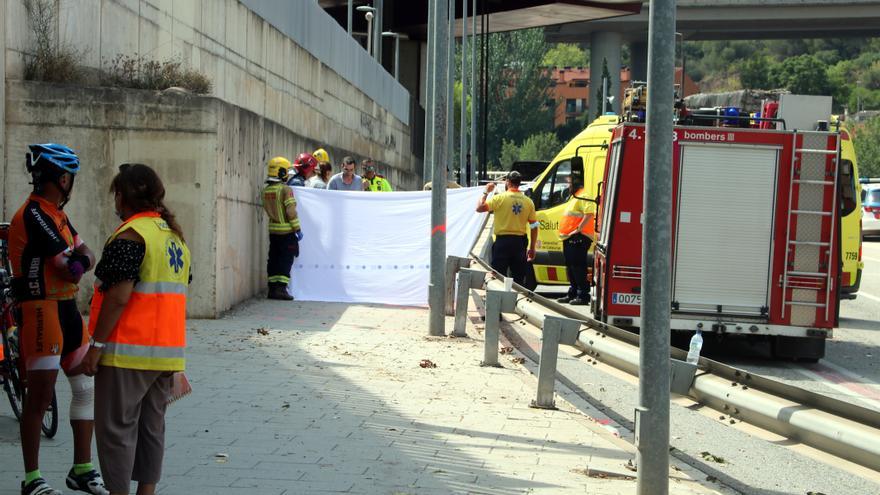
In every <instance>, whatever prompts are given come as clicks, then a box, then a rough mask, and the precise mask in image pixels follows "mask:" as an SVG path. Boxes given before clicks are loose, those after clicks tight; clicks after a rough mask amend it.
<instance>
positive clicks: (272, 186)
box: [263, 156, 303, 301]
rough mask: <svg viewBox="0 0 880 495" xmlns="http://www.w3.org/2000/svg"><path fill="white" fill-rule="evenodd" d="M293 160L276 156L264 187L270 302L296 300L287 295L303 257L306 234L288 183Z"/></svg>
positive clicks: (270, 162)
mask: <svg viewBox="0 0 880 495" xmlns="http://www.w3.org/2000/svg"><path fill="white" fill-rule="evenodd" d="M288 169H290V161H289V160H288V159H287V158H284V157H281V156H276V157H275V158H273V159H271V160H269V164H268V174H267V177H266V187H264V188H263V209H264V210H266V214H267V215H269V260H268V262H267V266H266V271H267V273H268V275H269V299H279V300H283V301H291V300H293V296H291V295H290V293H288V292H287V285H288V284H289V283H290V267H291V266H293V259H294V258H296V257H297V256H299V241H301V240H302V238H303V234H302V230H300V225H299V218H298V217H297V216H296V199H295V198H294V196H293V190H292V189H291V188H290V186H288V185H287V184H285V180H286V179H287V171H288Z"/></svg>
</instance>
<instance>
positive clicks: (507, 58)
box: [458, 29, 880, 177]
mask: <svg viewBox="0 0 880 495" xmlns="http://www.w3.org/2000/svg"><path fill="white" fill-rule="evenodd" d="M682 49H683V54H681V55H683V57H681V59H680V60H679V63H680V62H681V61H682V59H683V61H684V64H685V70H686V72H687V74H688V75H689V76H690V77H691V78H692V79H693V80H694V81H695V82H697V84H698V85H699V86H700V88H701V90H702V91H703V92H722V91H734V90H739V89H787V90H789V91H791V92H792V93H799V94H815V95H830V96H832V97H833V98H834V111H835V112H837V113H839V114H844V113H848V114H850V115H851V118H850V121H849V122H847V126H848V127H849V128H850V130H851V131H852V132H853V134H854V136H855V143H856V149H857V153H858V157H859V165H860V169H861V175H862V176H871V177H880V117H875V118H874V119H863V120H862V121H860V122H856V121H855V119H853V118H852V116H853V114H857V113H859V112H863V113H867V114H870V113H871V111H880V38H874V39H868V40H865V39H857V38H845V39H828V40H822V39H816V40H754V41H686V42H685V43H684V44H683V46H682ZM628 56H629V53H628V51H627V50H626V49H624V50H623V64H627V63H628V58H629V57H628ZM588 65H589V51H588V50H584V49H583V48H582V47H579V46H577V45H573V44H565V43H557V44H549V43H546V42H544V38H543V33H542V32H541V30H539V29H530V30H523V31H515V32H507V33H495V34H492V35H490V57H489V101H488V104H489V133H488V136H487V146H488V160H489V162H490V163H491V164H494V165H493V168H500V167H499V165H498V164H499V163H504V164H505V165H508V164H507V163H505V160H510V159H512V158H514V157H520V158H522V159H526V157H527V158H530V159H544V160H549V159H551V158H553V157H552V156H543V155H542V154H549V153H551V152H552V151H553V150H557V149H559V147H561V145H562V144H564V143H565V142H567V141H568V140H569V139H571V137H572V136H573V135H574V134H576V133H577V132H578V131H579V130H580V129H583V127H584V126H585V125H586V122H573V123H571V124H569V125H565V126H561V127H559V128H554V127H553V102H552V101H550V102H548V94H549V88H550V85H551V80H550V77H549V71H548V69H549V68H552V67H578V66H588ZM458 103H459V105H460V99H459V101H458ZM591 114H593V112H590V113H589V114H586V115H591ZM859 116H860V117H861V116H862V114H859ZM547 133H553V134H555V137H556V139H555V140H553V139H550V136H548V135H547ZM535 155H539V156H535ZM502 156H503V158H502Z"/></svg>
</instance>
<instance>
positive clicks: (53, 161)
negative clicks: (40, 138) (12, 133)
mask: <svg viewBox="0 0 880 495" xmlns="http://www.w3.org/2000/svg"><path fill="white" fill-rule="evenodd" d="M28 148H30V153H28V154H27V155H26V159H27V163H26V166H27V170H28V172H30V173H31V174H33V173H34V171H35V170H38V169H40V168H43V169H44V170H46V168H44V167H48V170H51V169H52V168H56V169H58V171H60V172H61V173H63V172H68V173H70V174H73V175H76V173H77V172H79V157H78V156H76V152H75V151H73V150H72V149H70V148H68V147H67V146H64V145H63V144H55V143H46V144H32V145H30V146H28ZM59 175H60V174H59Z"/></svg>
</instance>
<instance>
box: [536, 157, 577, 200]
mask: <svg viewBox="0 0 880 495" xmlns="http://www.w3.org/2000/svg"><path fill="white" fill-rule="evenodd" d="M570 178H571V162H570V161H569V160H565V161H562V162H559V163H558V164H557V165H556V167H555V168H554V169H553V171H552V172H550V173H549V174H547V176H546V177H544V181H543V182H542V183H541V184H540V185H539V186H538V187H537V189H535V192H534V193H532V198H533V199H534V200H535V203H537V204H536V205H535V207H536V208H537V209H539V210H545V209H547V208H553V207H554V206H557V205H561V204H562V203H565V202H566V201H568V198H570V197H571V187H570V182H569V180H570Z"/></svg>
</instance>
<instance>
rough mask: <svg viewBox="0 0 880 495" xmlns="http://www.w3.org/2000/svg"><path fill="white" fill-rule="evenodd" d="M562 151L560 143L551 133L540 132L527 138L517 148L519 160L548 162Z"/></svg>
mask: <svg viewBox="0 0 880 495" xmlns="http://www.w3.org/2000/svg"><path fill="white" fill-rule="evenodd" d="M560 150H562V143H560V142H559V138H557V137H556V134H555V133H553V132H541V133H538V134H533V135H531V136H529V137H528V138H527V139H526V140H525V141H524V142H523V144H522V146H520V147H519V159H520V160H547V161H550V160H552V159H553V157H554V156H556V154H557V153H559V151H560Z"/></svg>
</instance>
